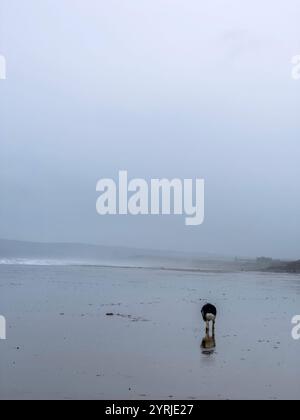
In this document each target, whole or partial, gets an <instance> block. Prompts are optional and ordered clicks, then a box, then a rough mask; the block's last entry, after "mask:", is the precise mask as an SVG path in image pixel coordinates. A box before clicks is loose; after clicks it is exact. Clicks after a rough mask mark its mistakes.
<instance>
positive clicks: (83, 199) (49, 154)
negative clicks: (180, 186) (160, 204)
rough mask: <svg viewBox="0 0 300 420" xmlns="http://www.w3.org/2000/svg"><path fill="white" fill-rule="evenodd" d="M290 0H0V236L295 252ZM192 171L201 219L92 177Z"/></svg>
mask: <svg viewBox="0 0 300 420" xmlns="http://www.w3.org/2000/svg"><path fill="white" fill-rule="evenodd" d="M299 13H300V4H299V2H298V1H297V0H290V1H287V2H286V1H283V0H280V1H274V0H273V1H270V0H266V1H264V2H263V3H262V2H260V1H258V0H254V1H252V2H248V3H246V4H245V2H240V1H237V0H234V1H233V0H227V1H222V0H213V1H209V2H208V1H199V0H189V1H186V0H160V1H149V0H148V1H146V0H118V1H116V0H109V1H102V0H97V1H96V0H85V1H83V0H81V1H79V0H51V1H50V0H43V1H42V2H41V1H39V0H27V1H26V2H20V1H17V0H1V5H0V54H2V55H4V56H5V58H6V62H7V79H6V80H5V81H4V80H1V81H0V193H1V200H0V237H1V238H7V239H19V240H29V241H43V242H84V243H94V244H103V245H118V246H131V247H142V248H151V249H170V250H171V249H172V250H182V251H192V252H193V253H195V252H209V253H216V254H222V255H240V256H259V255H268V256H273V257H283V258H299V256H300V243H299V236H300V225H299V214H300V194H299V186H300V185H299V184H300V165H299V156H300V143H299V133H300V119H299V108H300V106H299V105H300V81H295V80H293V79H292V77H291V72H292V65H291V60H292V57H293V56H295V55H297V54H300V27H299V22H298V20H299ZM119 170H127V171H128V175H129V177H132V178H145V179H146V180H150V179H151V178H170V179H172V178H204V179H205V183H206V190H205V200H206V205H205V207H206V209H205V222H204V224H203V225H201V226H197V227H190V226H185V224H184V223H183V221H182V217H181V216H161V217H159V216H136V217H133V216H99V215H98V214H97V213H96V200H97V197H98V195H97V193H96V184H97V181H98V180H99V179H100V178H114V179H116V178H117V176H118V172H119Z"/></svg>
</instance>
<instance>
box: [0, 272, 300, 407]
mask: <svg viewBox="0 0 300 420" xmlns="http://www.w3.org/2000/svg"><path fill="white" fill-rule="evenodd" d="M0 292H1V294H0V307H1V311H2V315H5V317H6V319H7V340H6V341H0V355H1V363H0V399H170V400H172V399H191V400H193V399H252V398H255V399H299V398H300V386H299V377H300V365H299V363H298V355H299V342H297V341H294V340H292V338H291V329H292V326H291V319H292V317H293V316H294V315H295V314H297V313H298V312H299V294H300V276H298V275H292V274H289V275H288V274H272V273H242V272H241V273H225V272H224V273H222V272H209V271H206V272H203V273H201V272H198V273H197V272H185V271H178V272H176V271H168V270H159V269H134V268H131V269H128V268H127V269H126V268H122V269H121V268H108V267H106V268H105V267H88V266H86V267H84V266H62V265H61V266H30V265H27V266H26V265H0ZM207 301H211V302H213V303H215V304H216V305H217V307H218V310H219V316H218V321H217V325H216V349H215V352H214V353H213V354H210V355H207V354H203V353H202V351H201V348H200V344H201V341H202V338H203V336H204V325H203V322H202V320H201V315H200V309H201V306H202V305H203V304H204V303H205V302H207ZM107 314H113V315H109V316H108V315H107Z"/></svg>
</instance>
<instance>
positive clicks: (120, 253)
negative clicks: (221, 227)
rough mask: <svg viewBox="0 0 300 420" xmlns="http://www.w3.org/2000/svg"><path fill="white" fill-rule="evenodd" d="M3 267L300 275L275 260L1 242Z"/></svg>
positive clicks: (298, 265)
mask: <svg viewBox="0 0 300 420" xmlns="http://www.w3.org/2000/svg"><path fill="white" fill-rule="evenodd" d="M0 264H2V265H3V264H7V265H45V266H46V265H70V266H72V265H74V266H93V267H102V268H104V267H106V268H123V269H133V268H135V269H141V270H142V269H152V270H167V271H177V272H180V271H182V272H191V273H192V272H195V273H197V272H240V271H246V272H251V271H262V272H278V273H293V274H295V273H300V261H284V260H274V259H272V258H266V257H258V258H239V257H230V256H221V255H212V254H208V253H207V254H203V253H199V254H198V255H197V253H196V252H195V253H194V254H192V253H183V252H178V251H160V250H148V249H135V248H129V247H120V246H117V247H113V246H103V245H88V244H79V243H37V242H26V241H14V240H6V239H0Z"/></svg>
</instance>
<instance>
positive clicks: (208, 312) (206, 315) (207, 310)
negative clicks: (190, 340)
mask: <svg viewBox="0 0 300 420" xmlns="http://www.w3.org/2000/svg"><path fill="white" fill-rule="evenodd" d="M201 314H202V317H203V321H204V322H206V330H207V331H209V323H210V322H212V325H213V331H214V329H215V323H216V318H217V308H216V307H215V306H214V305H211V304H210V303H207V304H206V305H204V306H203V308H202V310H201Z"/></svg>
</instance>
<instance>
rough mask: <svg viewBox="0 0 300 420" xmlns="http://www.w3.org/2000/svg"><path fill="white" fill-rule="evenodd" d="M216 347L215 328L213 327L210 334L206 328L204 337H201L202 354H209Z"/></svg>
mask: <svg viewBox="0 0 300 420" xmlns="http://www.w3.org/2000/svg"><path fill="white" fill-rule="evenodd" d="M215 348H216V337H215V330H214V329H213V332H212V335H210V333H209V329H206V334H205V337H204V338H203V339H202V343H201V351H202V354H206V355H210V354H213V353H214V351H215Z"/></svg>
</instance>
